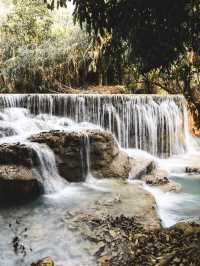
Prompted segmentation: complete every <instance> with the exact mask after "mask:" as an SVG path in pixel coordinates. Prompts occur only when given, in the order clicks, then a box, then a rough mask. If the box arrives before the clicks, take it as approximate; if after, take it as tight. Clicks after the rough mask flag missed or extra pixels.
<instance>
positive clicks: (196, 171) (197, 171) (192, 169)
mask: <svg viewBox="0 0 200 266" xmlns="http://www.w3.org/2000/svg"><path fill="white" fill-rule="evenodd" d="M185 172H186V173H188V174H200V168H199V167H189V166H188V167H186V168H185Z"/></svg>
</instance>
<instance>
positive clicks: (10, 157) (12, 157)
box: [0, 143, 38, 168]
mask: <svg viewBox="0 0 200 266" xmlns="http://www.w3.org/2000/svg"><path fill="white" fill-rule="evenodd" d="M37 162H38V159H37V153H36V152H35V151H34V150H33V149H32V148H30V147H27V146H26V145H24V144H20V143H16V144H1V145H0V165H4V164H6V165H23V166H25V167H28V168H32V167H33V166H34V165H37Z"/></svg>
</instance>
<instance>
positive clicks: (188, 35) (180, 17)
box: [44, 0, 200, 72]
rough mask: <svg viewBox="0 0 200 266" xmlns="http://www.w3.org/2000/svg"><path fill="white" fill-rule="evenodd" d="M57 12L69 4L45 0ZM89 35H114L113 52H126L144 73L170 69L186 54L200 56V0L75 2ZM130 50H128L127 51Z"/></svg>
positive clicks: (80, 18) (78, 17)
mask: <svg viewBox="0 0 200 266" xmlns="http://www.w3.org/2000/svg"><path fill="white" fill-rule="evenodd" d="M44 1H45V2H46V3H47V2H48V7H49V8H51V9H53V8H55V7H59V6H66V5H67V2H68V1H67V0H57V1H56V0H51V1H48V0H44ZM73 3H74V5H75V9H74V18H75V20H76V21H79V23H80V24H81V26H82V25H85V24H86V29H87V31H88V32H90V33H91V32H95V33H96V34H97V33H101V35H104V34H105V33H111V34H112V40H111V43H110V51H111V52H123V53H124V52H126V54H127V55H128V58H129V61H130V62H131V63H134V64H137V65H138V66H139V68H140V69H141V70H142V71H143V72H148V71H149V70H151V69H154V68H158V67H167V66H169V65H170V64H171V63H172V62H173V61H174V60H176V59H178V58H179V56H180V55H181V54H183V53H185V51H186V50H188V49H189V50H193V51H195V52H196V53H199V52H200V51H199V49H200V48H199V42H200V1H199V0H176V1H174V0H165V1H160V0H74V1H73ZM124 47H126V49H125V48H124Z"/></svg>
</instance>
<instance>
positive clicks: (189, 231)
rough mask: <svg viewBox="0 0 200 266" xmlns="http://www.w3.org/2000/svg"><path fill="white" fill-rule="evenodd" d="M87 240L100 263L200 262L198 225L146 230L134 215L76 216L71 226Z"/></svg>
mask: <svg viewBox="0 0 200 266" xmlns="http://www.w3.org/2000/svg"><path fill="white" fill-rule="evenodd" d="M82 224H84V230H82V232H81V234H82V235H83V237H84V238H85V239H87V240H89V241H90V243H91V247H89V249H90V252H91V253H93V255H94V256H96V259H97V262H98V265H100V266H106V265H107V266H132V265H135V266H147V265H149V266H170V265H171V266H172V265H173V266H176V265H177V266H180V265H182V266H186V265H191V266H192V265H195V266H198V265H200V249H199V246H200V226H199V225H196V224H181V225H176V226H174V227H172V228H169V229H163V228H159V229H153V230H147V229H145V228H144V227H143V225H141V223H139V222H138V219H137V218H134V217H126V216H123V215H121V216H118V217H113V216H106V217H101V218H97V217H95V216H94V215H90V216H84V217H82V221H81V222H80V221H78V220H76V222H75V223H74V230H80V226H81V227H83V225H82Z"/></svg>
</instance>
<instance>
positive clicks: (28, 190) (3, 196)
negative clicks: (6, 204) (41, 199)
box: [0, 165, 43, 201]
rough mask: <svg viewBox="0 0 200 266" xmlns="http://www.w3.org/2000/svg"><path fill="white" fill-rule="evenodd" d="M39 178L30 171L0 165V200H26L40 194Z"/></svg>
mask: <svg viewBox="0 0 200 266" xmlns="http://www.w3.org/2000/svg"><path fill="white" fill-rule="evenodd" d="M42 190H43V189H42V182H41V179H40V177H39V176H38V175H37V173H36V172H34V171H33V170H32V169H29V168H26V167H24V166H16V165H13V166H11V165H0V200H1V201H13V200H15V201H16V200H27V199H33V198H35V197H37V196H38V195H39V194H40V193H41V192H42Z"/></svg>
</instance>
